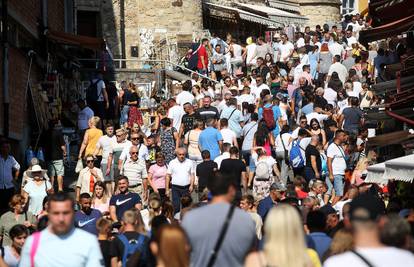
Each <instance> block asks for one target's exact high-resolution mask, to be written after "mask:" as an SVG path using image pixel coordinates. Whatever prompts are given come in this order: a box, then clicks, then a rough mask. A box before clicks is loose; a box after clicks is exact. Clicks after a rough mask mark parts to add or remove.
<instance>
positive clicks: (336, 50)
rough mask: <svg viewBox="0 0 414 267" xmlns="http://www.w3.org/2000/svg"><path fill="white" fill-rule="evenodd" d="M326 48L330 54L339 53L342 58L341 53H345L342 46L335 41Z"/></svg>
mask: <svg viewBox="0 0 414 267" xmlns="http://www.w3.org/2000/svg"><path fill="white" fill-rule="evenodd" d="M328 49H329V52H330V53H331V55H332V56H335V55H340V56H341V58H342V55H343V54H344V53H345V49H344V47H343V46H342V45H340V44H338V43H337V42H334V43H332V44H331V45H329V46H328Z"/></svg>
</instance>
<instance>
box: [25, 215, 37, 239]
mask: <svg viewBox="0 0 414 267" xmlns="http://www.w3.org/2000/svg"><path fill="white" fill-rule="evenodd" d="M24 220H25V221H26V222H27V221H29V220H28V217H27V211H25V212H24ZM27 230H29V233H30V234H33V233H34V232H35V231H36V230H35V229H34V228H33V226H29V227H27Z"/></svg>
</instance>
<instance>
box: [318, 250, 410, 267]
mask: <svg viewBox="0 0 414 267" xmlns="http://www.w3.org/2000/svg"><path fill="white" fill-rule="evenodd" d="M356 251H357V252H358V253H359V254H361V255H362V256H363V257H364V258H366V259H367V260H368V261H369V262H370V263H371V264H372V266H375V267H389V266H399V267H403V266H407V267H408V266H414V255H413V254H412V253H411V252H409V251H407V250H402V249H399V248H393V247H381V248H356ZM349 266H354V267H360V266H361V267H366V266H368V265H367V264H366V263H365V262H363V261H362V260H361V259H360V258H359V257H358V256H356V255H355V254H354V253H352V252H345V253H342V254H339V255H336V256H332V257H330V258H328V259H327V260H326V261H325V263H324V264H323V267H349Z"/></svg>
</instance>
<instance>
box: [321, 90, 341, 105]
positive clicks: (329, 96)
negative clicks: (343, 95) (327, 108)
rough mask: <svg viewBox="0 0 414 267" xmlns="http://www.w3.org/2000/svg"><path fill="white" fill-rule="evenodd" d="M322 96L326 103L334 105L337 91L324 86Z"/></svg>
mask: <svg viewBox="0 0 414 267" xmlns="http://www.w3.org/2000/svg"><path fill="white" fill-rule="evenodd" d="M323 98H325V100H326V101H328V104H331V105H333V106H334V107H336V101H337V99H338V93H337V92H336V91H335V90H334V89H332V88H329V87H328V88H326V89H325V91H324V93H323Z"/></svg>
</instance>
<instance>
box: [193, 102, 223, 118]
mask: <svg viewBox="0 0 414 267" xmlns="http://www.w3.org/2000/svg"><path fill="white" fill-rule="evenodd" d="M197 117H198V118H200V119H201V120H203V121H207V119H210V118H213V119H216V120H218V119H219V117H220V116H219V112H218V110H217V108H216V107H213V106H209V107H208V108H206V107H202V108H199V109H198V110H197Z"/></svg>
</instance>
